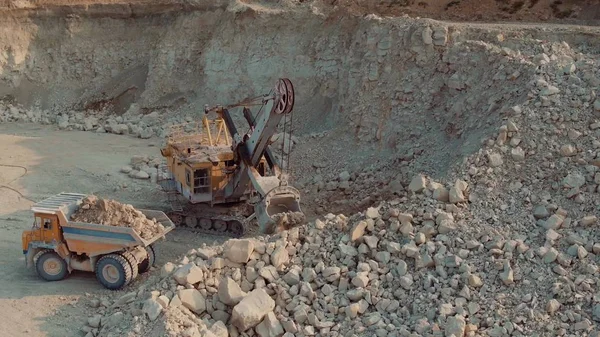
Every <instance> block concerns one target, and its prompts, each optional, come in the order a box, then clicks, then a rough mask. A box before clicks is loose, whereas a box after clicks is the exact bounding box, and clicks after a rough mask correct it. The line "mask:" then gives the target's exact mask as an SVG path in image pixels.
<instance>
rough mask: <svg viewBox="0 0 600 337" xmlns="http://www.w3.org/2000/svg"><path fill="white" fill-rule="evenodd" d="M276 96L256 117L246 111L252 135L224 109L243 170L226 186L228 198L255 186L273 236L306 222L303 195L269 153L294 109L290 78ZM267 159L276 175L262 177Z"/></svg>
mask: <svg viewBox="0 0 600 337" xmlns="http://www.w3.org/2000/svg"><path fill="white" fill-rule="evenodd" d="M272 92H273V93H272V95H268V96H266V97H264V98H263V103H264V104H265V105H264V106H263V108H262V109H261V110H260V111H259V113H258V115H257V116H256V117H255V118H252V117H253V116H252V113H251V112H250V111H249V109H247V108H245V109H244V117H245V118H246V120H247V122H248V123H249V125H250V127H251V130H252V131H251V134H246V135H244V136H243V137H241V136H240V135H239V134H238V133H237V130H236V128H235V126H234V125H233V121H232V119H231V116H230V115H229V111H227V110H226V109H224V110H223V118H224V120H225V123H226V125H227V127H228V129H229V132H230V133H231V135H232V137H233V139H234V142H235V144H234V151H235V152H236V153H237V155H238V158H239V159H240V160H239V170H238V171H237V172H236V174H235V176H234V178H233V179H232V180H231V181H230V182H229V184H228V185H227V186H226V195H227V197H228V198H237V197H239V196H241V195H243V194H244V192H245V191H246V190H247V188H248V184H252V186H253V187H254V189H255V190H256V192H257V194H258V196H259V198H260V201H259V202H257V203H256V204H255V206H254V209H255V215H256V218H257V220H258V222H259V226H260V229H261V232H264V233H269V232H272V231H274V230H275V229H276V228H275V227H279V228H281V227H283V228H288V227H292V226H296V225H298V224H300V223H301V222H303V221H304V214H303V213H302V211H301V209H300V192H298V190H297V189H295V188H293V187H291V186H287V181H286V180H285V179H282V175H281V170H280V169H279V166H278V165H277V163H276V162H275V158H274V156H273V155H272V153H271V152H270V150H269V140H270V139H271V137H272V136H273V135H274V134H275V132H276V131H277V126H278V125H279V122H280V121H281V119H282V118H283V117H284V115H286V114H290V113H291V112H292V109H293V107H294V87H293V85H292V82H291V81H290V80H289V79H285V78H284V79H280V80H279V81H278V82H277V85H276V86H275V88H274V90H273V91H272ZM263 156H266V160H267V162H268V163H269V166H270V168H271V169H272V170H273V171H274V172H275V176H268V177H265V176H261V175H260V174H259V172H258V171H257V169H256V167H257V166H258V164H259V162H260V160H261V158H262V157H263Z"/></svg>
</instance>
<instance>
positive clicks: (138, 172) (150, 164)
mask: <svg viewBox="0 0 600 337" xmlns="http://www.w3.org/2000/svg"><path fill="white" fill-rule="evenodd" d="M161 163H162V159H161V158H160V157H149V156H140V155H136V156H133V157H131V161H130V162H129V165H126V166H123V167H121V169H120V172H121V173H124V174H127V175H128V176H129V177H131V178H134V179H142V180H144V179H150V181H152V182H156V181H157V180H156V179H157V176H158V173H159V171H158V167H159V166H160V165H161Z"/></svg>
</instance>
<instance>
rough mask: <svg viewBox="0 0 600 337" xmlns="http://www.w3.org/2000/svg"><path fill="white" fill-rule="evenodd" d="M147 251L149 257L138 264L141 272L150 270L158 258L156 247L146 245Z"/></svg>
mask: <svg viewBox="0 0 600 337" xmlns="http://www.w3.org/2000/svg"><path fill="white" fill-rule="evenodd" d="M146 253H148V257H146V258H145V259H144V261H142V262H141V263H140V264H139V265H138V271H139V273H140V274H142V273H145V272H147V271H148V270H150V268H151V267H152V266H154V261H155V260H156V253H155V252H154V247H152V246H148V247H146Z"/></svg>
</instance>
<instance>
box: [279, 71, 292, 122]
mask: <svg viewBox="0 0 600 337" xmlns="http://www.w3.org/2000/svg"><path fill="white" fill-rule="evenodd" d="M275 90H276V91H277V93H278V94H279V101H277V102H276V103H275V104H276V106H275V113H276V114H278V115H279V114H287V113H289V112H290V111H292V108H293V107H294V86H293V85H292V82H291V81H290V80H288V79H287V78H284V79H279V81H278V82H277V85H276V86H275Z"/></svg>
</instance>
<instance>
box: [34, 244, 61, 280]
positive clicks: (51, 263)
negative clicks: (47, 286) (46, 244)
mask: <svg viewBox="0 0 600 337" xmlns="http://www.w3.org/2000/svg"><path fill="white" fill-rule="evenodd" d="M33 263H34V266H35V270H36V272H37V274H38V275H39V276H40V277H41V278H43V279H44V280H46V281H60V280H62V279H64V278H65V277H67V275H68V274H69V270H68V268H67V262H66V261H65V260H64V259H63V258H62V257H60V255H58V254H57V253H56V252H55V251H53V250H50V249H46V250H42V251H40V252H38V253H37V254H35V256H34V257H33Z"/></svg>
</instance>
